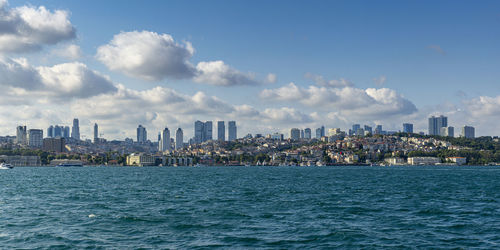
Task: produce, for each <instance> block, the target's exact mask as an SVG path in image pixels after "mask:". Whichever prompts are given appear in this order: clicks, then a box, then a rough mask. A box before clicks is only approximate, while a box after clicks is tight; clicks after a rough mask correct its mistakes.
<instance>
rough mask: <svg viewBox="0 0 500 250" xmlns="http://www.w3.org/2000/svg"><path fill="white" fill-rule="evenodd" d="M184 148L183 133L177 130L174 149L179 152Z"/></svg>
mask: <svg viewBox="0 0 500 250" xmlns="http://www.w3.org/2000/svg"><path fill="white" fill-rule="evenodd" d="M183 147H184V133H183V132H182V129H181V128H178V129H177V132H175V149H176V150H181V149H182V148H183Z"/></svg>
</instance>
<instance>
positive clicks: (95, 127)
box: [94, 123, 99, 143]
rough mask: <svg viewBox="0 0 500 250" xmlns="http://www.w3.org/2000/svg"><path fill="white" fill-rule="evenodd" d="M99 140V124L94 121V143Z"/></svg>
mask: <svg viewBox="0 0 500 250" xmlns="http://www.w3.org/2000/svg"><path fill="white" fill-rule="evenodd" d="M98 142H99V126H97V123H94V143H98Z"/></svg>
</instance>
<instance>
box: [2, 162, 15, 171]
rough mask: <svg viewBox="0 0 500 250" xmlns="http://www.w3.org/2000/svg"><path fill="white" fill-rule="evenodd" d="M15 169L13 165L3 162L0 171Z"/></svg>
mask: <svg viewBox="0 0 500 250" xmlns="http://www.w3.org/2000/svg"><path fill="white" fill-rule="evenodd" d="M12 168H14V167H13V166H12V165H11V164H9V163H5V162H2V163H0V169H12Z"/></svg>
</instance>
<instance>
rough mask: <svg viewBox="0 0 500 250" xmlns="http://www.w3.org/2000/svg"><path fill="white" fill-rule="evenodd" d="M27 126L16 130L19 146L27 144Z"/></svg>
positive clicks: (18, 127)
mask: <svg viewBox="0 0 500 250" xmlns="http://www.w3.org/2000/svg"><path fill="white" fill-rule="evenodd" d="M26 133H27V131H26V126H17V129H16V142H17V144H23V145H26V144H27V139H26Z"/></svg>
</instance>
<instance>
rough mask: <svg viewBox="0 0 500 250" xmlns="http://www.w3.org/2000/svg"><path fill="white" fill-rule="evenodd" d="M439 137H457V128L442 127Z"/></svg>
mask: <svg viewBox="0 0 500 250" xmlns="http://www.w3.org/2000/svg"><path fill="white" fill-rule="evenodd" d="M439 135H441V136H449V137H454V136H455V128H454V127H442V128H441V129H440V131H439Z"/></svg>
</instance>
